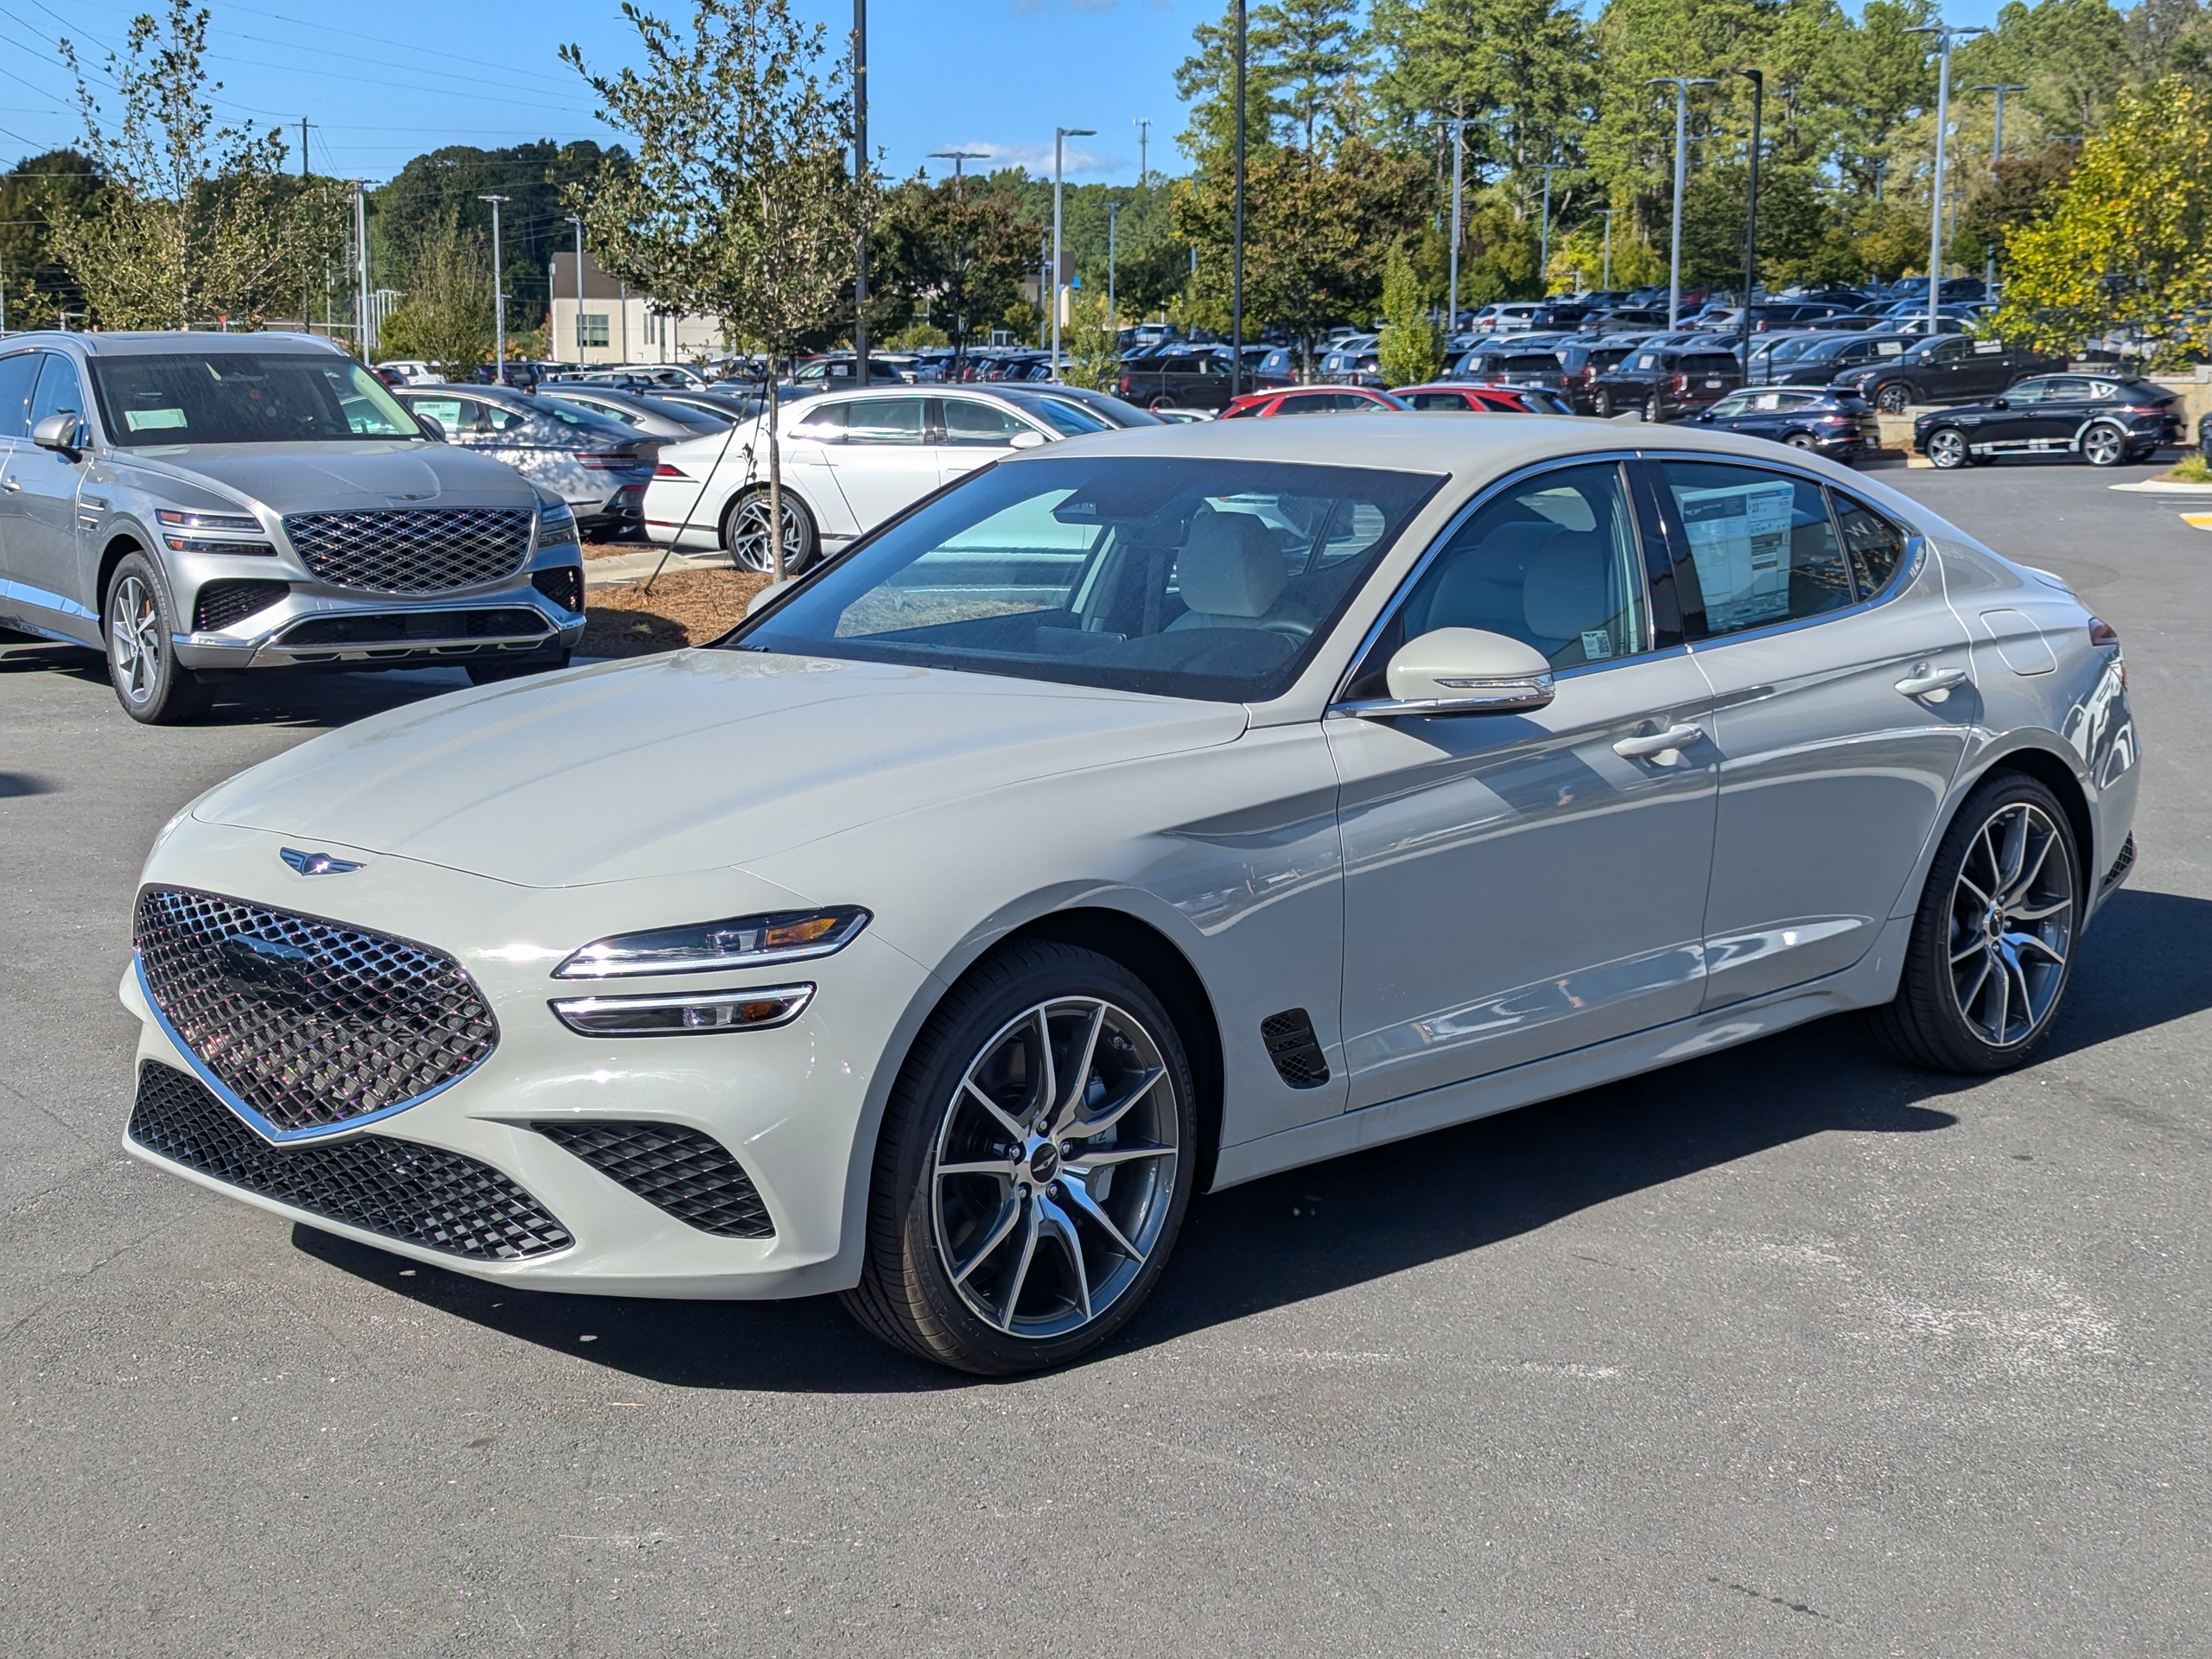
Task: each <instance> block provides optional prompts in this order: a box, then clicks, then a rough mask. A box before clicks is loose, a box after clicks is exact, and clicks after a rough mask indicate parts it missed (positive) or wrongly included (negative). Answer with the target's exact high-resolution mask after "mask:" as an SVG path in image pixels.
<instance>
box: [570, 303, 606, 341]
mask: <svg viewBox="0 0 2212 1659" xmlns="http://www.w3.org/2000/svg"><path fill="white" fill-rule="evenodd" d="M576 344H577V345H578V346H604V345H606V344H607V313H606V312H604V311H585V312H582V313H580V314H579V315H577V317H576Z"/></svg>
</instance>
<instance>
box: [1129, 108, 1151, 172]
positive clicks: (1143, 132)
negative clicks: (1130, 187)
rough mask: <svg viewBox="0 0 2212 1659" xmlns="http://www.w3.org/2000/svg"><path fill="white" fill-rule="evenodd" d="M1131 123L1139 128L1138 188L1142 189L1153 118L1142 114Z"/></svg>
mask: <svg viewBox="0 0 2212 1659" xmlns="http://www.w3.org/2000/svg"><path fill="white" fill-rule="evenodd" d="M1130 125H1131V126H1133V127H1135V129H1136V130H1137V188H1138V189H1140V190H1141V189H1143V188H1144V181H1145V145H1146V144H1147V143H1148V142H1149V141H1150V140H1151V137H1152V118H1151V117H1150V116H1148V115H1141V116H1138V117H1137V118H1135V120H1134V121H1132V122H1130Z"/></svg>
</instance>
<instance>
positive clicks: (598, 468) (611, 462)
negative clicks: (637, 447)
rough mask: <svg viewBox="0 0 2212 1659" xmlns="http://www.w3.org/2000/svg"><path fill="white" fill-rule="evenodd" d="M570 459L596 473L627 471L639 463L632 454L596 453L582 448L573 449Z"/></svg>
mask: <svg viewBox="0 0 2212 1659" xmlns="http://www.w3.org/2000/svg"><path fill="white" fill-rule="evenodd" d="M570 459H572V460H573V461H575V463H576V465H577V466H579V467H584V468H586V469H587V470H588V471H591V472H594V473H620V472H626V471H628V470H629V469H630V468H631V467H634V466H636V465H637V464H638V463H637V461H636V458H635V457H633V456H631V455H595V454H590V453H588V451H585V450H582V449H576V450H572V451H571V452H570Z"/></svg>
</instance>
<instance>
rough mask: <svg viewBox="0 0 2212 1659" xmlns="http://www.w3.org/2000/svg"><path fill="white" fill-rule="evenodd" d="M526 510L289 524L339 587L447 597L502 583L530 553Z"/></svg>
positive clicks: (303, 553) (330, 515)
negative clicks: (452, 592) (450, 592)
mask: <svg viewBox="0 0 2212 1659" xmlns="http://www.w3.org/2000/svg"><path fill="white" fill-rule="evenodd" d="M530 531H531V514H530V512H529V510H528V509H527V508H505V507H404V508H397V507H396V508H390V509H376V510H372V511H367V512H300V513H293V514H292V515H290V516H289V517H288V518H286V519H285V520H284V533H285V535H287V536H288V537H290V538H291V542H292V550H293V551H294V552H296V553H297V554H298V555H299V556H300V557H301V559H302V561H303V562H304V563H306V565H307V567H308V569H310V570H312V571H313V572H315V575H317V576H319V577H320V578H321V580H323V581H324V582H328V583H330V584H331V585H332V586H333V587H334V588H359V589H361V590H363V591H364V592H368V593H378V594H442V593H445V592H447V591H448V590H449V589H452V588H473V587H474V586H476V585H477V584H479V583H480V582H498V581H499V580H500V579H501V578H503V577H505V576H511V575H514V574H515V572H516V571H518V570H519V569H522V563H523V561H524V559H525V558H527V557H529V556H530Z"/></svg>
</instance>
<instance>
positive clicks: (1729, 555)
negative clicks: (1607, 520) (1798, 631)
mask: <svg viewBox="0 0 2212 1659" xmlns="http://www.w3.org/2000/svg"><path fill="white" fill-rule="evenodd" d="M1660 470H1661V473H1662V475H1663V476H1664V478H1665V480H1666V485H1667V491H1668V493H1669V496H1670V497H1671V498H1672V502H1673V506H1674V509H1675V521H1676V522H1677V523H1678V524H1680V525H1681V529H1682V531H1683V532H1684V534H1685V536H1686V537H1687V538H1688V543H1689V555H1690V563H1691V565H1692V567H1693V568H1694V569H1695V571H1696V572H1697V583H1698V588H1699V589H1700V592H1701V593H1702V594H1704V596H1705V626H1706V630H1707V632H1709V633H1714V634H1725V633H1738V632H1742V631H1743V630H1745V629H1746V628H1763V627H1766V626H1770V625H1772V624H1774V623H1777V622H1796V621H1802V620H1803V619H1805V618H1806V617H1808V616H1819V615H1821V613H1823V612H1827V611H1837V610H1841V609H1842V608H1843V607H1845V606H1847V605H1848V604H1850V603H1851V602H1852V590H1851V577H1850V575H1849V574H1848V573H1847V570H1846V569H1845V565H1844V558H1843V549H1842V548H1841V547H1840V546H1839V545H1838V544H1837V542H1836V534H1835V524H1834V521H1833V520H1832V519H1830V518H1829V517H1828V504H1827V499H1826V498H1825V496H1824V495H1823V494H1822V493H1821V487H1820V486H1819V485H1817V484H1814V483H1810V482H1808V481H1807V480H1802V479H1793V478H1786V477H1784V476H1783V475H1782V474H1778V473H1767V472H1761V471H1758V469H1756V468H1754V467H1731V466H1726V465H1723V464H1716V463H1714V462H1712V461H1662V462H1661V463H1660Z"/></svg>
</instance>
